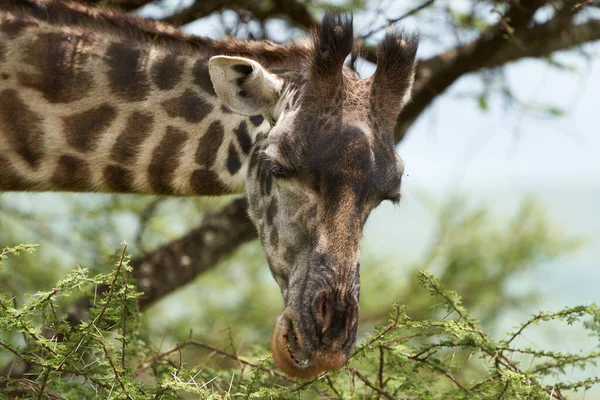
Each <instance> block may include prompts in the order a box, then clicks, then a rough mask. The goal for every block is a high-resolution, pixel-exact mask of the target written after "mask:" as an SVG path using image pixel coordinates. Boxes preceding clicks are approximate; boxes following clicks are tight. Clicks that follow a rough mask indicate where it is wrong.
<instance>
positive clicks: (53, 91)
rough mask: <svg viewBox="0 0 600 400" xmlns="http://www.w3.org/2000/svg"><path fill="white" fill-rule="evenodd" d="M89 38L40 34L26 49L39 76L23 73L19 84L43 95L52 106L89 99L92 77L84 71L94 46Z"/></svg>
mask: <svg viewBox="0 0 600 400" xmlns="http://www.w3.org/2000/svg"><path fill="white" fill-rule="evenodd" d="M90 45H91V43H90V41H89V39H88V38H87V37H85V36H75V35H67V34H63V33H57V32H47V33H40V34H38V35H37V36H36V39H35V40H34V41H32V42H31V43H30V45H29V47H28V48H26V49H25V50H24V51H25V56H24V60H25V62H26V63H27V64H28V65H31V66H32V67H34V68H35V69H37V70H38V72H37V73H27V72H19V73H18V74H17V77H18V79H19V83H20V84H21V85H23V86H25V87H29V88H32V89H34V90H37V91H40V92H41V93H42V94H43V96H44V98H45V99H46V100H48V101H49V102H50V103H69V102H72V101H75V100H79V99H81V98H83V97H84V96H86V94H87V92H88V90H89V89H90V88H91V86H92V77H91V75H90V74H89V73H87V72H84V71H83V70H82V66H83V64H84V63H85V61H86V59H87V58H88V55H87V54H86V52H85V49H86V47H88V46H90Z"/></svg>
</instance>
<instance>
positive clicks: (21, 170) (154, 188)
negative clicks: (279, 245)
mask: <svg viewBox="0 0 600 400" xmlns="http://www.w3.org/2000/svg"><path fill="white" fill-rule="evenodd" d="M17 3H18V4H17ZM69 21H71V22H69ZM260 43H261V42H242V41H237V40H230V41H212V40H210V39H203V38H194V37H190V36H186V35H184V34H182V33H180V32H179V31H177V30H175V29H174V28H171V27H169V26H167V25H162V24H160V23H156V22H147V21H142V20H137V19H134V18H131V17H125V16H122V15H119V14H116V13H111V12H107V11H100V10H91V9H87V8H82V7H81V6H79V5H75V4H69V3H64V2H58V1H55V0H43V1H42V0H37V1H34V0H20V1H18V2H15V1H14V0H8V3H5V4H3V5H0V192H1V191H14V190H19V191H78V192H87V191H100V192H120V193H146V194H164V195H181V196H185V195H220V194H227V193H236V192H242V191H244V181H245V175H246V168H247V161H248V158H249V157H248V156H249V153H250V151H251V148H252V146H253V145H254V143H255V141H256V138H257V136H258V135H259V134H261V133H266V132H268V130H269V129H270V126H269V124H268V122H266V121H265V120H264V119H263V118H262V117H260V116H258V117H243V116H240V115H237V114H233V113H231V112H229V111H228V110H227V109H226V108H225V107H224V106H223V105H222V104H221V102H220V101H219V99H218V98H217V97H216V95H215V92H214V90H213V87H212V84H211V81H210V78H209V75H208V67H207V64H208V59H209V58H210V56H212V55H214V54H227V53H231V52H235V53H237V54H244V52H247V53H254V54H255V55H256V57H257V58H259V59H261V58H262V61H263V62H264V61H268V62H270V63H271V64H272V65H273V66H275V67H285V66H286V64H290V65H291V64H293V60H292V57H291V54H293V53H294V51H293V47H289V46H288V47H285V46H280V48H279V49H278V47H277V45H275V44H273V43H263V44H262V47H261V45H260ZM228 44H229V47H228ZM304 47H305V46H304V45H303V44H299V45H298V47H297V48H296V54H299V55H300V56H302V55H303V51H304V50H303V49H304Z"/></svg>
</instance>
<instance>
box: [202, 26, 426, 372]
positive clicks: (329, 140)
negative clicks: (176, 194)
mask: <svg viewBox="0 0 600 400" xmlns="http://www.w3.org/2000/svg"><path fill="white" fill-rule="evenodd" d="M417 45H418V41H417V39H416V38H415V37H413V36H407V35H404V34H402V33H398V32H395V31H394V32H388V33H387V35H386V36H385V38H384V39H383V40H382V41H381V42H380V43H379V46H378V63H377V70H376V72H375V73H374V75H373V76H372V77H370V78H368V79H360V78H359V76H358V74H357V73H356V72H355V71H354V70H353V68H352V66H351V65H348V64H345V63H344V61H345V59H346V57H347V56H348V55H349V54H350V53H351V51H352V49H353V47H354V38H353V32H352V19H351V18H349V17H346V16H339V15H333V14H326V16H325V18H324V20H323V22H322V25H321V27H320V29H318V31H316V32H315V33H314V34H313V45H312V52H311V54H310V56H309V57H308V58H307V60H306V62H305V63H304V64H302V65H299V66H298V67H297V68H296V69H294V70H293V71H289V70H288V71H284V70H271V71H268V70H267V69H266V68H265V67H263V66H262V65H261V64H260V63H258V62H257V61H254V60H251V59H247V58H241V57H228V56H216V57H213V58H212V59H211V60H210V62H209V71H210V74H211V79H212V81H213V85H214V87H215V91H216V93H217V95H218V96H219V98H220V99H221V101H222V102H223V103H224V104H225V105H226V106H227V107H229V108H230V109H232V110H233V111H234V112H237V113H240V114H243V115H258V114H262V115H263V116H265V118H267V119H268V120H269V121H271V124H272V128H271V130H270V131H269V132H268V134H266V135H262V136H260V137H258V138H257V141H256V144H255V146H254V148H253V150H252V153H251V158H250V165H249V167H248V175H247V178H246V188H247V193H248V200H249V204H250V208H249V213H250V216H251V218H252V220H253V221H254V223H255V224H256V226H257V228H258V231H259V236H260V239H261V243H262V245H263V248H264V250H265V254H266V257H267V261H268V263H269V265H270V268H271V271H272V273H273V276H274V277H275V279H276V281H277V283H278V284H279V286H280V288H281V291H282V294H283V298H284V302H285V309H284V311H283V313H282V314H281V316H280V317H279V318H278V321H277V323H276V327H275V331H274V334H273V338H272V342H271V349H272V351H273V357H274V359H275V362H276V363H277V364H278V365H279V367H280V368H281V369H282V370H284V371H285V372H286V373H287V374H289V375H291V376H297V377H301V378H309V377H312V376H315V375H317V374H319V373H321V372H323V371H329V370H335V369H338V368H340V367H342V365H343V364H344V363H345V362H346V361H347V359H348V358H349V357H350V355H351V354H352V351H353V348H354V343H355V340H356V329H357V321H358V301H359V290H360V280H359V266H360V264H359V252H360V239H361V234H362V229H363V225H364V223H365V221H366V219H367V217H368V216H369V213H370V212H371V210H373V209H374V208H375V207H376V206H377V205H378V204H379V203H380V202H382V201H383V200H392V201H398V200H399V198H400V183H401V178H402V174H403V162H402V160H401V159H400V157H399V156H398V155H397V153H396V151H395V145H394V139H393V129H394V126H395V123H396V119H397V117H398V115H399V113H400V111H401V110H402V107H403V106H404V105H405V103H406V102H407V101H408V99H409V97H410V92H411V87H412V82H413V76H414V60H415V54H416V50H417ZM353 58H354V57H353Z"/></svg>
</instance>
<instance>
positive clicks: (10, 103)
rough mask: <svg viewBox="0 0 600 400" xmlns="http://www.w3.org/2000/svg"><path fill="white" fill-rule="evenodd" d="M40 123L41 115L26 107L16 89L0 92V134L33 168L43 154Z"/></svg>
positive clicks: (38, 163) (36, 165) (37, 164)
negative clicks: (4, 136)
mask: <svg viewBox="0 0 600 400" xmlns="http://www.w3.org/2000/svg"><path fill="white" fill-rule="evenodd" d="M41 123H42V117H41V116H39V115H38V114H36V113H34V112H33V111H31V110H30V109H29V108H28V107H27V105H26V104H25V103H24V102H23V101H22V100H21V98H20V97H19V96H18V94H17V91H16V90H13V89H5V90H3V91H2V92H0V134H4V135H6V138H7V139H8V143H9V145H10V147H11V148H12V149H13V151H14V152H15V153H17V154H18V155H19V156H21V157H22V158H23V160H24V161H25V162H26V163H27V164H29V166H31V167H33V168H37V167H38V166H39V165H40V162H41V160H42V157H43V156H44V150H43V140H42V138H43V135H44V133H43V131H42V129H41V126H40V124H41Z"/></svg>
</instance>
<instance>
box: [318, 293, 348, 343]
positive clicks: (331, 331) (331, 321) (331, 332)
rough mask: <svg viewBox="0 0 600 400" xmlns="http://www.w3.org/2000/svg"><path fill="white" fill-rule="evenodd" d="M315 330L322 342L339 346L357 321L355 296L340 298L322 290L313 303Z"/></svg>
mask: <svg viewBox="0 0 600 400" xmlns="http://www.w3.org/2000/svg"><path fill="white" fill-rule="evenodd" d="M313 313H314V321H315V325H316V326H315V329H316V331H317V332H318V333H319V336H320V338H321V340H323V342H325V343H328V344H329V345H333V344H334V343H335V342H339V343H338V344H339V345H342V343H343V342H344V341H345V340H346V339H347V338H348V337H350V336H352V335H351V331H352V330H353V328H354V326H355V325H356V321H357V319H358V301H357V298H356V296H353V295H351V294H348V295H346V296H340V295H339V294H337V295H336V293H332V292H330V291H328V290H323V291H321V292H319V293H317V295H316V296H315V299H314V301H313Z"/></svg>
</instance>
